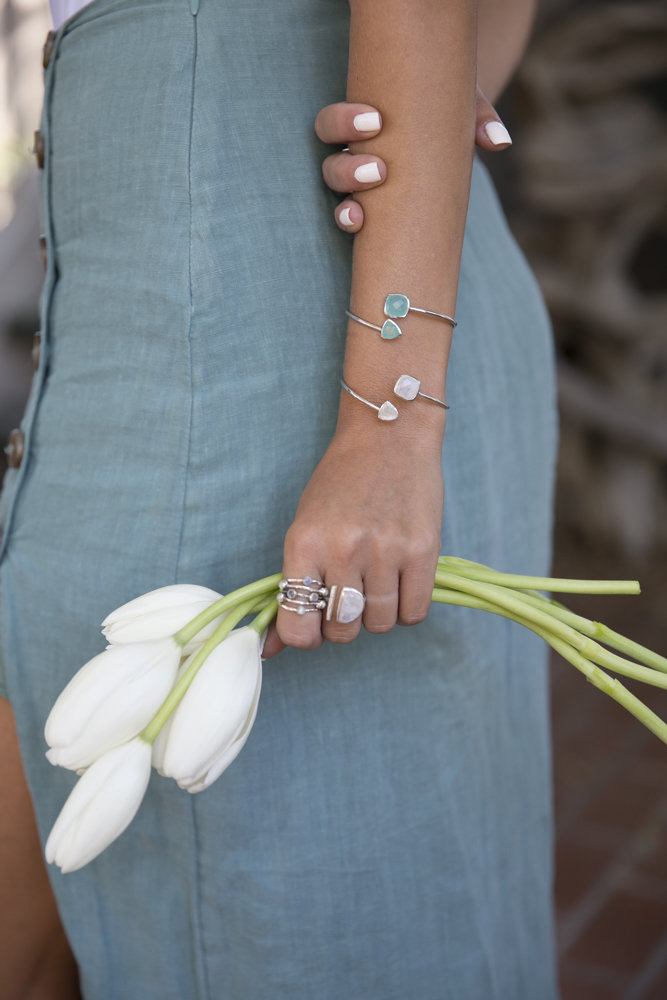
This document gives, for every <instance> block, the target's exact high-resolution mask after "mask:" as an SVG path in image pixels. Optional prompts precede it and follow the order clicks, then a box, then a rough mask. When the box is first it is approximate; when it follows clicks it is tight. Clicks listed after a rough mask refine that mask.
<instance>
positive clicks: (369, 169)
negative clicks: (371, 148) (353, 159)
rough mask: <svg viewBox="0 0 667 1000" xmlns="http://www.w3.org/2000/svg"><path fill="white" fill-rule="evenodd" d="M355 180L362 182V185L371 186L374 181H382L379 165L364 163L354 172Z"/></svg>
mask: <svg viewBox="0 0 667 1000" xmlns="http://www.w3.org/2000/svg"><path fill="white" fill-rule="evenodd" d="M354 179H355V181H361V183H362V184H370V183H372V182H373V181H381V180H382V178H381V177H380V170H379V168H378V165H377V163H362V164H361V166H360V167H357V169H356V170H355V171H354Z"/></svg>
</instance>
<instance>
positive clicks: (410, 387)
mask: <svg viewBox="0 0 667 1000" xmlns="http://www.w3.org/2000/svg"><path fill="white" fill-rule="evenodd" d="M420 385H421V382H420V381H419V379H418V378H415V377H414V375H399V376H398V378H397V379H396V385H395V386H394V393H395V394H396V395H397V396H398V398H399V399H416V398H417V396H421V397H422V399H427V400H428V401H429V403H437V404H438V406H442V408H443V410H449V408H450V407H449V406H448V405H447V403H445V402H443V400H442V399H436V398H435V396H428V395H427V394H426V393H425V392H420V389H419V387H420Z"/></svg>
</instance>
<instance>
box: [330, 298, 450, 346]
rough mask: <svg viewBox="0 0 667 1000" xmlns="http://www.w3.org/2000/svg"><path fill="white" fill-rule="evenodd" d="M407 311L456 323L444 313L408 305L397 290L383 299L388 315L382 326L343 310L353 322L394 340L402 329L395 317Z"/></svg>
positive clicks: (406, 299)
mask: <svg viewBox="0 0 667 1000" xmlns="http://www.w3.org/2000/svg"><path fill="white" fill-rule="evenodd" d="M409 312H418V313H423V314H424V315H425V316H434V317H435V318H436V319H441V320H444V322H445V323H449V324H450V326H451V327H452V328H454V327H455V326H456V325H457V324H456V320H455V319H453V318H452V317H451V316H446V315H445V314H444V313H439V312H434V311H433V310H432V309H419V308H418V307H417V306H411V305H410V299H409V298H408V297H407V295H402V294H400V293H399V292H392V294H391V295H388V296H387V298H386V299H385V301H384V314H385V316H389V317H390V318H389V319H386V320H385V321H384V323H383V324H382V326H378V325H377V323H369V322H368V320H365V319H362V318H361V317H360V316H355V314H354V313H352V312H350V310H349V309H346V310H345V315H346V316H349V317H350V319H353V320H354V321H355V323H361V325H362V326H367V327H369V328H370V329H371V330H378V331H379V333H380V336H381V337H382V339H383V340H395V339H396V337H400V336H401V334H402V333H403V331H402V330H401V328H400V326H399V325H398V323H396V320H397V319H401V318H402V317H403V316H407V315H408V313H409Z"/></svg>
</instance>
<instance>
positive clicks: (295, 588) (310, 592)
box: [276, 576, 329, 615]
mask: <svg viewBox="0 0 667 1000" xmlns="http://www.w3.org/2000/svg"><path fill="white" fill-rule="evenodd" d="M328 597H329V588H328V587H325V586H324V584H323V583H322V581H321V580H316V579H314V578H313V577H310V576H305V577H300V576H297V577H289V576H288V577H284V578H283V579H282V580H281V581H280V583H279V584H278V595H277V598H276V600H277V601H278V604H279V605H280V607H281V608H284V609H285V611H293V612H294V613H295V614H297V615H305V614H306V613H307V612H309V611H324V609H325V608H326V606H327V598H328Z"/></svg>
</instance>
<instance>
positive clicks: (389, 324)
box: [380, 319, 403, 340]
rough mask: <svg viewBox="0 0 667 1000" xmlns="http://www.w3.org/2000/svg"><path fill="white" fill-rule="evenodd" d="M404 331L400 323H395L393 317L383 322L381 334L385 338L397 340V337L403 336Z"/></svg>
mask: <svg viewBox="0 0 667 1000" xmlns="http://www.w3.org/2000/svg"><path fill="white" fill-rule="evenodd" d="M402 332H403V331H402V330H401V328H400V326H399V325H398V323H394V321H393V319H386V320H385V321H384V323H383V324H382V328H381V330H380V336H381V337H382V339H383V340H395V339H396V337H400V336H401V333H402Z"/></svg>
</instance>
